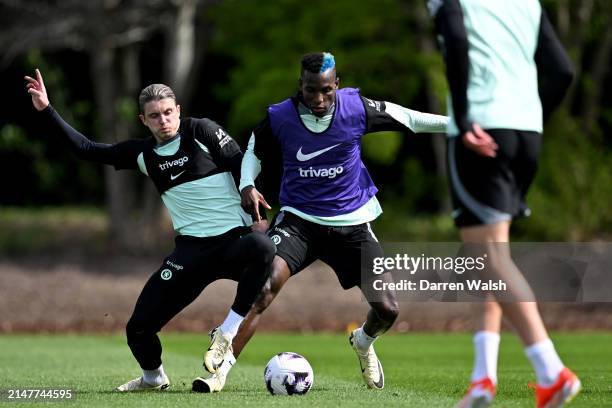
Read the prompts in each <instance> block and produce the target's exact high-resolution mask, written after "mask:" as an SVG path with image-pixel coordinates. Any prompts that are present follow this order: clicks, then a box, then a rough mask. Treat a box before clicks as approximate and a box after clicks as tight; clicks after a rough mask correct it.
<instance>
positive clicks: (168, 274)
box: [161, 269, 172, 281]
mask: <svg viewBox="0 0 612 408" xmlns="http://www.w3.org/2000/svg"><path fill="white" fill-rule="evenodd" d="M161 278H162V279H163V280H165V281H167V280H170V278H172V271H171V270H170V269H164V270H163V271H161Z"/></svg>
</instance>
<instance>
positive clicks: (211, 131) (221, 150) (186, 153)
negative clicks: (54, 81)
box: [25, 70, 275, 392]
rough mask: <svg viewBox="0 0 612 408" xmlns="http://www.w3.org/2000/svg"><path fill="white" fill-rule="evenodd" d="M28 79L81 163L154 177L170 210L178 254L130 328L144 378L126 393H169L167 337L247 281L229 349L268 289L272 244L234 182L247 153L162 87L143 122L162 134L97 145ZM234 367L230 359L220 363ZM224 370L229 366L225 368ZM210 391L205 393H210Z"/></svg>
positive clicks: (146, 101) (47, 121)
mask: <svg viewBox="0 0 612 408" xmlns="http://www.w3.org/2000/svg"><path fill="white" fill-rule="evenodd" d="M35 77H36V78H31V77H25V78H26V80H27V81H28V84H27V89H28V93H29V94H30V95H31V96H32V103H33V105H34V107H35V108H36V110H38V111H39V112H38V113H37V116H36V119H37V120H39V121H41V122H42V123H43V124H44V129H45V130H47V131H48V132H49V134H50V135H51V136H52V137H53V139H52V140H53V142H54V143H55V142H56V141H57V140H60V139H64V140H67V141H69V142H70V146H71V148H72V150H73V151H74V152H75V153H76V154H77V155H78V156H79V157H81V158H83V159H85V160H90V161H93V162H97V163H104V164H109V165H113V166H114V167H115V168H116V169H136V168H138V169H140V171H142V172H143V173H144V174H146V175H148V176H149V177H150V178H151V180H152V181H153V183H154V184H155V187H157V190H158V191H159V193H160V195H161V198H162V201H163V202H164V204H165V206H166V208H167V209H168V211H169V213H170V216H171V218H172V223H173V226H174V229H175V231H176V233H177V234H178V235H177V237H176V239H175V244H176V246H175V248H174V251H172V253H171V254H170V255H168V256H167V257H166V258H165V259H164V261H163V263H162V265H161V266H160V268H159V269H158V270H157V271H156V272H154V273H153V275H151V277H150V278H149V280H148V281H147V283H146V284H145V286H144V288H143V289H142V292H141V294H140V296H139V297H138V300H137V302H136V306H135V308H134V312H133V313H132V316H131V318H130V320H129V322H128V324H127V328H126V333H127V342H128V345H129V347H130V349H131V351H132V353H133V354H134V357H135V358H136V360H137V361H138V364H139V365H140V367H141V368H142V376H141V377H138V378H136V379H134V380H132V381H129V382H127V383H125V384H123V385H121V386H119V387H117V388H116V391H120V392H125V391H140V390H163V389H165V388H167V387H168V386H169V385H170V381H169V380H168V376H167V375H166V373H165V372H164V368H163V365H162V360H161V354H162V348H161V343H160V341H159V337H158V336H157V333H158V332H159V331H160V330H161V329H162V327H164V326H165V325H166V323H168V321H170V319H172V318H173V317H174V316H176V315H177V314H178V313H179V312H180V311H181V310H182V309H183V308H185V307H186V306H187V305H189V304H190V303H192V302H193V301H194V300H195V299H196V298H197V297H198V296H199V295H200V293H201V292H202V291H203V290H204V288H205V287H206V286H207V285H208V284H210V283H211V282H213V281H215V280H217V279H232V280H235V281H238V287H237V290H236V296H235V299H234V303H233V304H232V306H231V309H230V311H229V313H228V315H227V318H226V319H225V321H224V322H223V323H222V324H221V326H220V327H221V330H222V331H223V335H224V339H225V342H226V344H227V345H228V346H229V344H230V343H231V340H232V338H233V336H234V335H235V334H236V332H237V330H238V327H239V325H240V323H241V322H242V320H243V318H244V316H245V315H246V314H247V312H248V311H249V309H250V307H251V305H252V303H253V301H254V300H255V297H256V296H257V294H258V293H259V292H260V291H261V288H262V286H263V284H264V283H265V281H266V279H267V277H268V275H269V272H270V267H271V263H272V259H273V257H274V253H275V248H274V244H273V243H272V241H271V240H270V239H269V238H268V237H267V236H266V235H265V234H263V233H261V232H254V231H252V230H251V228H250V225H251V224H252V221H251V219H250V218H251V217H249V216H248V215H247V214H246V213H245V212H244V211H243V210H242V208H241V206H240V196H239V194H238V190H237V189H236V185H235V182H234V177H235V178H238V177H239V174H240V164H241V161H242V152H241V151H240V148H239V147H238V145H237V144H236V142H235V141H234V140H233V139H232V138H231V137H230V136H229V135H228V134H227V133H226V132H225V130H224V129H223V128H221V127H220V126H219V125H217V124H216V123H215V122H213V121H211V120H209V119H194V118H182V119H181V118H180V105H177V104H176V98H175V96H174V93H173V92H172V90H171V89H170V88H169V87H168V86H166V85H162V84H153V85H149V86H148V87H146V88H144V89H143V90H142V92H141V93H140V97H139V104H140V112H141V113H140V120H141V121H142V123H143V124H144V125H145V126H146V127H148V128H149V130H150V131H151V133H152V136H150V137H148V138H146V139H132V140H128V141H125V142H121V143H116V144H103V143H95V142H92V141H91V140H89V139H88V138H86V137H85V136H83V135H82V134H81V133H79V132H78V131H76V130H75V129H73V128H72V127H71V126H70V125H69V124H67V123H66V122H64V120H63V119H62V118H61V117H60V115H59V114H58V113H57V112H56V111H55V110H54V109H53V107H52V106H51V105H50V104H49V99H48V97H47V91H46V90H45V85H44V82H43V78H42V75H41V74H40V72H39V71H38V70H36V76H35ZM222 364H224V365H228V364H232V362H231V361H220V362H219V365H222ZM215 368H217V369H219V368H220V367H215ZM202 391H205V390H202Z"/></svg>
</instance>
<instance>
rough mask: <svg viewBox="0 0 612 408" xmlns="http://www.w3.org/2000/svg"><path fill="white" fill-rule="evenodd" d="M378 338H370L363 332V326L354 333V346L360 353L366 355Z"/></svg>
mask: <svg viewBox="0 0 612 408" xmlns="http://www.w3.org/2000/svg"><path fill="white" fill-rule="evenodd" d="M377 338H378V337H371V336H368V334H367V333H366V332H365V331H364V330H363V325H362V326H361V327H360V328H358V329H357V331H355V346H356V347H357V350H359V351H360V352H361V353H366V352H367V351H368V349H369V348H370V346H371V345H372V343H374V341H375V340H376V339H377Z"/></svg>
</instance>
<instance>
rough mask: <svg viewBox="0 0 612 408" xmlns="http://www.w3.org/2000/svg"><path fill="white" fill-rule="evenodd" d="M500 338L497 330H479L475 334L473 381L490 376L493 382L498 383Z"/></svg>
mask: <svg viewBox="0 0 612 408" xmlns="http://www.w3.org/2000/svg"><path fill="white" fill-rule="evenodd" d="M499 340H500V337H499V334H498V333H495V332H489V331H479V332H476V334H474V369H473V370H472V382H474V381H478V380H482V379H483V378H484V377H489V378H490V379H491V381H493V384H497V356H498V354H499Z"/></svg>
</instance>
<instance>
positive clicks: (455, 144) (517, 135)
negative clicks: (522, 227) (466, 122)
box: [447, 129, 542, 227]
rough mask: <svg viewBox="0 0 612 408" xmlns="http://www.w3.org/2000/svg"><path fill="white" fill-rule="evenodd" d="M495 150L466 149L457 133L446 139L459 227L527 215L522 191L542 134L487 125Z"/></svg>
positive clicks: (533, 166) (532, 173) (535, 164)
mask: <svg viewBox="0 0 612 408" xmlns="http://www.w3.org/2000/svg"><path fill="white" fill-rule="evenodd" d="M487 132H488V133H489V134H490V135H491V136H492V137H493V139H495V142H496V143H497V145H498V146H499V147H498V150H497V156H496V157H495V158H490V157H484V156H480V155H478V154H477V153H475V152H474V151H472V150H470V149H468V148H467V147H466V146H465V145H464V144H463V143H462V141H461V139H460V138H459V137H455V138H449V139H448V150H447V158H448V172H449V182H450V187H451V194H452V198H453V207H454V211H453V218H454V219H455V224H456V225H457V226H458V227H467V226H474V225H483V224H494V223H497V222H501V221H511V220H512V219H514V218H515V217H521V216H528V215H529V213H530V211H529V208H527V205H526V204H525V195H526V194H527V190H528V189H529V186H530V185H531V182H532V181H533V178H534V176H535V173H536V170H537V168H538V157H539V155H540V148H541V145H542V135H541V134H540V133H538V132H529V131H521V130H510V129H488V130H487Z"/></svg>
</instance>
